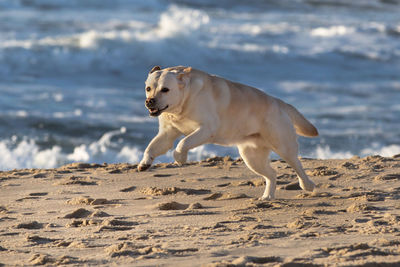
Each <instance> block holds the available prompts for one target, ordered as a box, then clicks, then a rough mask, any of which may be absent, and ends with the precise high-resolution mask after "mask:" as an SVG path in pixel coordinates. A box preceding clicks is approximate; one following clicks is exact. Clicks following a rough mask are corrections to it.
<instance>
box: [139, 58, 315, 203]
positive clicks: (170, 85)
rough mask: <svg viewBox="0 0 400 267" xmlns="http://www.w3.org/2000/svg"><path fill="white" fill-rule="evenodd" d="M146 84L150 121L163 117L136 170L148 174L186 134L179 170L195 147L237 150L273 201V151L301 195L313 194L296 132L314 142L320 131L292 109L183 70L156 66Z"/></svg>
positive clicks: (249, 90)
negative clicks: (292, 172)
mask: <svg viewBox="0 0 400 267" xmlns="http://www.w3.org/2000/svg"><path fill="white" fill-rule="evenodd" d="M145 85H146V87H145V90H146V101H145V106H146V108H147V109H148V111H149V114H150V116H153V117H158V118H159V132H158V134H157V135H156V136H155V137H154V139H153V140H152V141H151V142H150V143H149V145H148V146H147V148H146V150H145V152H144V155H143V159H142V160H141V161H140V163H139V165H138V171H145V170H147V169H148V168H149V167H150V166H151V164H152V162H153V160H154V159H155V158H156V157H157V156H159V155H162V154H165V153H166V152H167V151H168V150H170V149H171V148H172V147H173V145H174V141H175V140H176V139H177V138H178V137H180V136H182V135H184V136H185V137H184V138H183V139H181V140H180V141H179V143H178V144H177V146H176V148H175V151H174V152H173V155H174V159H175V162H176V163H177V164H178V165H182V164H184V163H185V162H186V159H187V153H188V151H189V150H190V149H192V148H195V147H197V146H200V145H203V144H210V143H213V144H218V145H223V146H234V145H235V146H237V147H238V150H239V154H240V156H241V157H242V159H243V161H244V162H245V164H246V165H247V167H248V168H249V169H250V170H252V171H253V172H255V173H256V174H258V175H261V176H262V177H264V178H265V180H266V187H265V191H264V194H263V195H262V197H261V199H262V200H267V199H274V198H275V190H276V172H275V170H274V169H273V168H272V167H271V166H270V160H269V154H270V152H271V150H272V151H274V152H276V153H277V154H278V155H279V156H280V157H281V158H282V159H283V160H285V161H286V162H287V163H288V164H289V165H290V166H291V167H292V168H293V169H294V170H295V171H296V173H297V175H298V179H299V184H300V187H301V188H302V189H303V190H307V191H313V190H314V188H315V184H314V183H313V182H312V181H311V180H310V179H309V178H308V176H307V175H306V173H305V172H304V169H303V167H302V165H301V163H300V161H299V159H298V156H297V155H298V144H297V135H296V133H297V134H299V135H302V136H307V137H314V136H318V131H317V129H316V128H315V127H314V126H313V125H312V124H311V123H310V122H309V121H308V120H307V119H306V118H305V117H304V116H303V115H302V114H301V113H300V112H299V111H298V110H297V109H296V108H294V107H293V106H292V105H289V104H287V103H285V102H283V101H282V100H280V99H277V98H275V97H272V96H269V95H267V94H265V93H264V92H262V91H260V90H258V89H256V88H253V87H250V86H247V85H243V84H240V83H236V82H232V81H229V80H227V79H224V78H221V77H218V76H215V75H211V74H208V73H205V72H203V71H200V70H197V69H194V68H191V67H184V66H176V67H170V68H165V69H161V68H160V67H159V66H155V67H154V68H153V69H152V70H151V71H150V72H149V74H148V77H147V80H146V82H145Z"/></svg>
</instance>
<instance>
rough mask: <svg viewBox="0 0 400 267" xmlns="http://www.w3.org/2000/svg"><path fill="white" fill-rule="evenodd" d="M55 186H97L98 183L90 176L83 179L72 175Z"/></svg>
mask: <svg viewBox="0 0 400 267" xmlns="http://www.w3.org/2000/svg"><path fill="white" fill-rule="evenodd" d="M54 185H97V182H96V181H95V179H94V178H93V177H90V176H87V177H83V176H75V175H72V176H70V177H68V178H66V179H64V180H62V181H60V182H58V183H55V184H54Z"/></svg>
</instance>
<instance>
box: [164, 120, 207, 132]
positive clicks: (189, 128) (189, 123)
mask: <svg viewBox="0 0 400 267" xmlns="http://www.w3.org/2000/svg"><path fill="white" fill-rule="evenodd" d="M170 122H171V124H172V125H173V126H174V127H175V128H176V129H178V130H179V131H180V132H181V133H183V134H184V135H189V134H191V133H192V132H194V131H195V130H196V129H198V128H199V127H200V126H199V123H198V122H195V121H193V120H190V119H187V118H182V119H179V120H178V119H176V120H171V121H170Z"/></svg>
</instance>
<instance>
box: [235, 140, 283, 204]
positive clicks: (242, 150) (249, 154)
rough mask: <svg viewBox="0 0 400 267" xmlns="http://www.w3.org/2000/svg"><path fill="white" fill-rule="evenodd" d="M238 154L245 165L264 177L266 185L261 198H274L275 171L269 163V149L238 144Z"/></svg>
mask: <svg viewBox="0 0 400 267" xmlns="http://www.w3.org/2000/svg"><path fill="white" fill-rule="evenodd" d="M238 149H239V154H240V156H241V157H242V159H243V161H244V162H245V163H246V165H247V167H249V169H250V170H252V171H253V172H255V173H257V174H259V175H261V176H262V177H264V179H265V182H266V186H265V191H264V194H263V196H262V197H261V199H263V200H265V199H274V198H275V190H276V172H275V170H274V169H273V168H272V167H271V166H270V164H269V153H270V150H269V149H266V148H263V147H254V146H249V145H244V144H243V145H239V146H238Z"/></svg>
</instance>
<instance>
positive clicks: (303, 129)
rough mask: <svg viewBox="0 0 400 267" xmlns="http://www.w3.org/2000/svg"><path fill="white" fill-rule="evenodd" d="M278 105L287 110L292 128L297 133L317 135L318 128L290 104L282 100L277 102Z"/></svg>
mask: <svg viewBox="0 0 400 267" xmlns="http://www.w3.org/2000/svg"><path fill="white" fill-rule="evenodd" d="M279 104H280V106H281V107H282V108H283V109H284V110H285V111H286V112H287V114H288V115H289V117H290V119H291V120H292V122H293V125H294V128H295V130H296V133H297V134H298V135H302V136H306V137H314V136H318V130H317V128H315V126H314V125H312V124H311V122H309V121H308V120H307V119H306V118H304V116H303V115H302V114H301V113H300V112H299V111H298V110H297V109H296V108H295V107H293V106H292V105H290V104H287V103H285V102H283V101H280V102H279Z"/></svg>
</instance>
